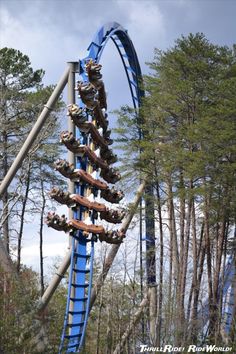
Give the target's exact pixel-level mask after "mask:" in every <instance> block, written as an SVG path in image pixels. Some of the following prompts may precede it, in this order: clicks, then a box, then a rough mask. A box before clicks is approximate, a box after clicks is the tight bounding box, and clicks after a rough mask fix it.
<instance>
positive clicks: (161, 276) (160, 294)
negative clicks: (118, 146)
mask: <svg viewBox="0 0 236 354" xmlns="http://www.w3.org/2000/svg"><path fill="white" fill-rule="evenodd" d="M156 193H157V211H158V219H159V233H160V264H159V267H160V269H159V297H158V319H157V346H158V347H159V346H160V345H161V328H162V301H163V263H164V235H163V224H162V211H161V197H160V187H159V183H158V181H157V183H156Z"/></svg>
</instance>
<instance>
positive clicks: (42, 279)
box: [39, 177, 46, 296]
mask: <svg viewBox="0 0 236 354" xmlns="http://www.w3.org/2000/svg"><path fill="white" fill-rule="evenodd" d="M42 178H43V177H41V195H42V207H41V213H40V228H39V257H40V286H41V296H43V294H44V290H45V287H44V269H43V226H44V212H45V207H46V198H45V192H44V182H43V179H42Z"/></svg>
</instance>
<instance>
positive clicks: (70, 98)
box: [67, 62, 78, 243]
mask: <svg viewBox="0 0 236 354" xmlns="http://www.w3.org/2000/svg"><path fill="white" fill-rule="evenodd" d="M68 67H69V69H70V71H69V76H68V93H67V102H68V105H70V104H74V103H75V73H76V72H77V71H76V70H77V67H78V63H76V62H69V63H68ZM68 131H69V132H72V133H73V135H74V136H75V125H74V123H73V121H72V119H70V118H69V119H68ZM68 161H69V163H72V164H73V165H75V155H74V153H73V152H72V151H70V150H68ZM68 191H69V192H70V193H74V192H75V184H74V182H72V181H71V180H69V181H68ZM72 218H73V211H72V210H71V209H69V219H72ZM70 240H71V238H70ZM70 243H71V242H70Z"/></svg>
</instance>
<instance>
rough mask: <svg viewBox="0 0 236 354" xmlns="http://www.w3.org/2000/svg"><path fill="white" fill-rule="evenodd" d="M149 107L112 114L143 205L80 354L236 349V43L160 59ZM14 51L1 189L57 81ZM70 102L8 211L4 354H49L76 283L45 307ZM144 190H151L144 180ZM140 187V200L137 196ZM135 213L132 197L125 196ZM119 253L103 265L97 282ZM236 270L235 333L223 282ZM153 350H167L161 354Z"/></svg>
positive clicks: (35, 151) (37, 146) (8, 53)
mask: <svg viewBox="0 0 236 354" xmlns="http://www.w3.org/2000/svg"><path fill="white" fill-rule="evenodd" d="M147 65H148V67H149V71H150V74H149V75H146V76H144V77H143V80H142V83H141V84H142V86H143V90H144V92H145V97H143V100H142V107H141V109H140V111H139V112H138V114H137V112H136V111H134V110H133V109H132V108H130V107H128V106H123V107H121V108H119V109H118V110H117V111H116V112H114V114H115V115H116V117H117V127H116V128H115V129H114V132H113V134H114V136H115V137H116V139H115V140H116V149H117V153H118V154H119V168H120V170H121V171H122V180H121V182H120V184H121V188H122V189H123V190H124V191H125V192H127V193H129V195H131V196H133V194H134V193H135V192H136V190H137V188H138V186H139V184H140V181H141V182H143V181H144V182H145V189H144V193H143V198H142V201H141V203H140V204H139V207H138V209H137V210H136V212H135V215H134V218H133V221H132V224H131V227H130V229H129V231H128V232H127V235H126V238H125V239H124V242H123V243H122V245H121V246H120V249H119V252H118V255H117V257H116V259H115V260H114V262H113V264H112V266H111V269H110V271H109V273H108V275H107V277H106V279H105V281H104V283H103V284H102V287H101V289H100V291H99V292H98V293H97V296H96V301H95V304H94V306H93V308H92V310H91V312H90V317H89V322H88V328H87V332H86V340H85V346H84V350H83V354H136V353H140V348H141V345H150V346H155V347H161V346H164V345H166V344H168V345H172V346H176V347H187V346H188V345H193V344H194V345H196V346H203V345H206V344H211V345H218V346H223V345H224V346H229V347H231V349H232V351H231V352H232V353H233V352H236V302H235V298H236V273H235V269H236V257H235V250H236V231H235V224H236V187H235V175H236V95H235V92H236V45H235V46H233V47H232V48H229V47H226V46H219V45H216V44H213V43H210V42H209V40H208V39H207V38H206V37H205V35H204V34H202V33H197V34H189V35H188V36H186V37H184V36H182V37H181V38H179V39H177V40H176V41H175V45H174V46H173V47H171V48H169V49H167V50H166V51H162V50H159V49H155V50H154V59H153V61H151V62H150V63H148V64H147ZM44 74H45V73H44V71H43V70H42V69H40V70H36V71H34V70H33V68H32V66H31V63H30V58H28V56H26V55H24V54H23V53H21V52H20V51H18V50H16V49H13V48H3V49H0V85H1V95H0V99H1V106H0V167H1V168H0V180H2V179H3V178H4V176H5V175H6V174H7V172H8V170H9V168H10V166H11V164H12V162H13V161H14V158H15V156H16V154H17V152H18V151H19V149H20V147H21V146H22V144H23V142H24V141H25V139H26V137H27V135H28V134H29V132H30V130H31V128H32V126H33V123H34V122H35V120H36V119H37V116H38V115H39V113H40V112H41V111H42V109H43V107H44V104H45V102H46V101H47V99H48V97H49V96H50V94H51V92H52V90H53V86H44V85H43V83H42V82H43V81H42V80H43V76H44ZM65 112H66V103H65V102H63V99H62V98H60V99H59V101H58V103H57V105H56V107H55V109H54V111H53V112H51V114H50V117H49V119H48V120H47V124H46V126H44V127H43V129H42V131H41V132H40V135H39V136H38V138H37V139H36V141H35V142H34V145H33V147H32V148H31V150H30V152H29V153H28V155H27V158H26V159H25V160H24V163H23V165H22V167H21V168H20V170H19V171H18V173H17V175H16V177H15V179H14V181H13V183H12V184H11V185H10V187H8V189H7V191H6V192H5V193H4V195H3V197H2V200H1V204H0V232H1V237H0V272H1V275H0V311H1V316H0V353H2V354H16V353H20V354H33V353H43V354H47V353H48V354H49V353H50V354H53V353H55V354H56V353H57V352H58V345H59V341H60V336H61V329H62V325H63V318H64V311H65V306H66V296H67V283H68V279H67V278H68V275H66V276H65V277H64V279H63V280H62V282H61V283H60V285H59V287H58V289H57V291H56V292H55V294H54V296H53V298H52V299H51V301H50V302H49V304H48V306H47V308H46V309H45V310H44V311H43V312H40V313H39V311H38V306H39V303H40V299H41V297H42V295H43V294H44V292H45V289H46V288H47V285H48V283H49V282H50V277H51V276H52V275H53V272H56V269H57V267H58V266H59V264H55V269H53V270H51V273H52V274H50V275H49V273H50V272H49V270H48V269H45V267H44V255H43V242H44V232H45V227H46V226H45V216H46V214H47V212H48V210H52V208H54V210H55V209H56V203H54V202H52V201H51V199H50V198H49V195H48V192H49V190H50V189H51V188H52V187H53V186H56V185H61V186H64V187H65V188H66V180H65V179H63V178H62V177H60V176H59V175H58V174H56V173H55V171H54V170H53V162H54V161H55V160H56V159H57V158H58V156H59V154H60V153H62V151H63V147H62V146H61V145H59V144H58V136H59V135H60V131H61V129H62V128H61V126H62V120H63V119H65V116H66V113H65ZM144 182H143V183H144ZM130 191H132V193H131V192H130ZM125 203H126V208H127V209H129V208H132V206H129V203H130V200H126V201H125ZM32 219H34V220H37V225H38V229H37V230H35V234H37V235H38V238H37V240H38V250H39V255H40V272H39V273H37V272H36V271H34V270H32V268H29V267H26V266H25V265H24V259H22V248H23V244H24V233H25V229H26V225H27V224H28V223H30V222H31V221H32ZM111 247H112V246H109V245H107V244H105V243H102V244H101V245H100V247H99V248H98V250H99V252H97V253H96V258H95V271H94V281H93V282H94V284H96V281H98V280H99V277H100V275H101V272H102V269H103V267H104V264H106V262H107V259H108V255H109V252H111ZM229 261H230V262H233V264H234V279H233V282H232V291H233V294H234V303H233V304H231V306H233V311H232V316H231V318H230V330H229V331H226V330H225V325H226V324H227V321H229V318H228V317H227V312H225V311H224V307H225V303H224V301H225V300H224V296H225V294H224V277H225V270H226V268H227V264H228V262H229ZM156 352H162V351H161V350H160V351H156Z"/></svg>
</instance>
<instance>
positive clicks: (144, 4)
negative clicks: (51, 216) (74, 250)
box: [0, 0, 236, 264]
mask: <svg viewBox="0 0 236 354" xmlns="http://www.w3.org/2000/svg"><path fill="white" fill-rule="evenodd" d="M235 14H236V0H154V1H151V0H96V1H92V0H90V1H89V0H1V1H0V45H1V47H4V46H7V47H12V48H15V49H19V50H20V51H22V52H23V53H24V54H27V55H28V56H29V58H30V60H31V63H32V66H33V68H34V69H39V68H43V69H44V70H45V71H46V74H45V78H44V82H45V84H55V83H56V82H57V81H58V79H59V78H60V76H61V74H62V73H63V71H64V68H65V66H66V62H68V61H76V60H78V59H79V58H83V57H85V56H86V49H87V47H88V45H89V44H90V42H91V39H92V37H93V35H94V34H95V33H96V31H97V30H98V29H99V28H100V27H101V26H102V25H103V24H104V23H106V22H110V21H116V22H119V23H120V24H121V25H122V26H123V27H124V28H125V29H127V30H128V33H129V35H130V37H131V39H132V41H133V43H134V46H135V48H136V51H137V54H138V57H139V60H140V64H141V68H142V71H143V72H144V73H147V72H148V67H147V66H146V65H145V62H147V61H151V60H152V59H153V52H154V48H155V47H156V48H160V49H163V50H165V49H167V48H169V47H171V46H173V45H174V41H175V40H176V39H177V38H178V37H180V36H181V35H182V34H183V35H188V34H189V33H190V32H192V33H196V32H203V33H204V34H205V35H206V37H207V38H208V39H209V40H210V41H211V42H213V43H215V44H220V45H228V46H232V44H233V43H235V42H236V21H235ZM102 64H103V74H104V81H105V84H106V89H107V91H108V99H109V100H108V102H109V105H110V106H109V107H110V109H114V108H118V107H119V106H120V105H121V104H126V103H130V96H129V92H128V86H127V83H126V81H125V74H124V72H123V70H122V66H121V63H120V60H119V57H118V55H117V53H116V51H115V48H114V47H113V45H112V43H110V44H108V46H107V48H106V49H105V50H104V54H103V57H102ZM52 234H53V235H54V236H52ZM58 234H59V233H51V236H48V239H47V243H50V245H49V244H48V245H47V248H45V252H47V256H48V257H50V256H52V255H53V256H56V255H58V254H60V255H62V254H63V253H64V252H65V251H66V246H65V243H64V240H65V236H64V235H61V234H60V235H58ZM37 237H38V236H37V234H35V232H34V230H33V227H30V226H29V229H28V232H27V238H28V240H29V239H30V240H31V241H30V243H29V242H26V245H27V247H26V248H25V249H24V253H23V255H24V259H25V262H26V263H27V264H35V260H36V259H37V252H38V246H37ZM37 263H38V259H37Z"/></svg>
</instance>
